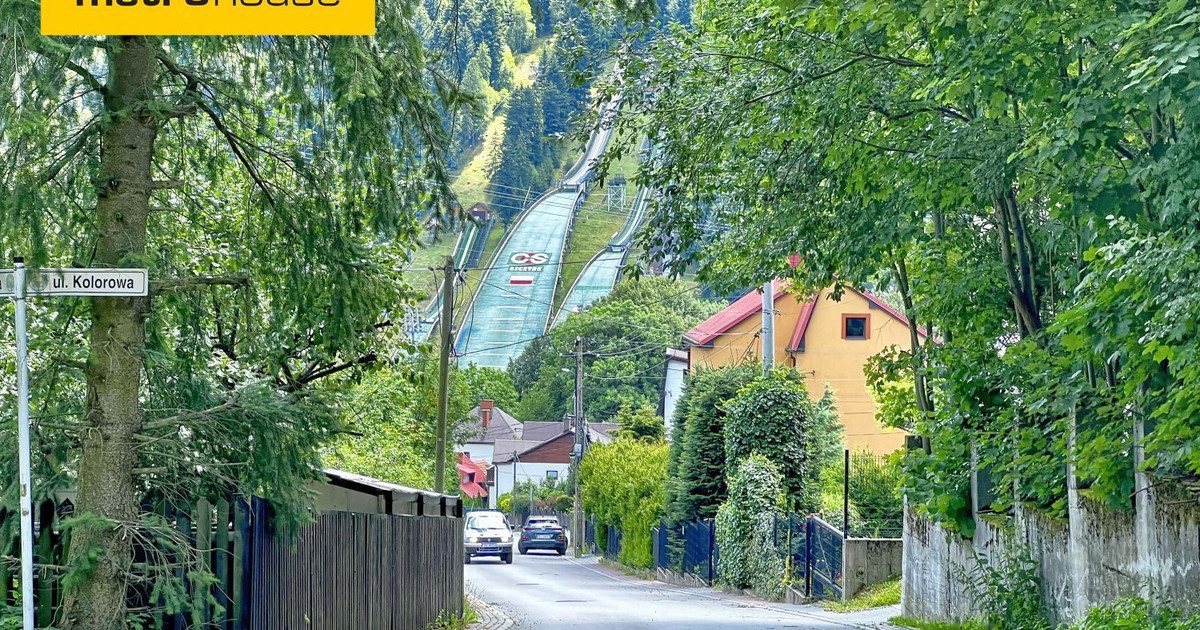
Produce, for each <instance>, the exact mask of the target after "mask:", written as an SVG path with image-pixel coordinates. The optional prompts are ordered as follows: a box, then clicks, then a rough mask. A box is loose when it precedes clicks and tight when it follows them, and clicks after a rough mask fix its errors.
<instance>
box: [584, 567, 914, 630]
mask: <svg viewBox="0 0 1200 630" xmlns="http://www.w3.org/2000/svg"><path fill="white" fill-rule="evenodd" d="M570 561H571V562H575V563H576V564H579V565H580V566H583V567H586V568H588V569H591V570H592V571H595V572H597V573H602V574H604V575H607V576H608V577H610V578H612V579H614V580H619V581H623V582H630V583H636V584H641V585H643V586H645V587H648V588H657V589H662V590H668V591H676V592H681V593H692V594H694V595H697V596H700V597H708V598H712V599H719V600H725V601H729V602H735V603H736V604H738V605H740V606H753V607H755V608H762V609H766V610H777V611H781V612H786V613H789V614H793V615H797V616H799V617H804V618H808V619H813V620H820V621H824V622H828V623H833V624H837V625H840V626H844V627H848V628H860V629H862V630H899V629H898V628H897V627H896V626H894V625H892V624H890V623H888V620H889V619H891V618H892V617H895V616H896V615H899V614H900V607H899V606H885V607H883V608H873V609H871V610H864V611H861V612H853V613H837V612H829V611H827V610H825V609H824V608H822V607H821V606H818V605H813V604H784V603H781V602H768V601H764V600H761V599H755V598H753V597H750V596H748V595H733V594H730V593H726V592H724V591H722V590H720V589H715V588H708V587H702V588H695V587H687V586H675V585H673V584H667V583H666V582H659V581H657V580H643V579H640V578H636V577H633V576H631V575H628V574H626V573H623V572H621V571H619V570H617V569H614V568H611V567H608V566H605V565H602V564H600V560H599V558H598V557H596V556H585V557H583V558H578V559H577V558H574V557H571V558H570Z"/></svg>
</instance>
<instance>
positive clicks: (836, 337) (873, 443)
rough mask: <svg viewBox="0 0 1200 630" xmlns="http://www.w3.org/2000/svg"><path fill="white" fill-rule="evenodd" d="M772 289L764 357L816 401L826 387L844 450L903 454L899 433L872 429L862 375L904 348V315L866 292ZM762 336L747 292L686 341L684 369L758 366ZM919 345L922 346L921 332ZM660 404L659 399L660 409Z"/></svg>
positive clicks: (753, 295) (779, 285)
mask: <svg viewBox="0 0 1200 630" xmlns="http://www.w3.org/2000/svg"><path fill="white" fill-rule="evenodd" d="M772 286H773V288H774V289H775V319H774V328H775V347H774V348H771V349H770V351H771V352H772V353H773V356H774V359H775V364H776V365H779V366H786V367H793V368H795V369H796V370H798V371H800V372H801V373H802V374H803V375H804V377H805V381H806V383H807V385H808V391H809V395H810V396H812V397H813V398H814V399H816V398H819V397H820V396H821V395H822V393H823V391H824V388H825V386H826V385H828V386H829V387H830V388H831V389H832V390H833V391H834V395H835V397H836V399H837V409H838V413H839V414H840V415H841V418H842V423H843V425H844V426H845V441H846V444H847V446H848V447H849V448H851V449H857V448H867V449H870V450H872V451H874V452H876V453H888V452H891V451H894V450H896V449H897V448H900V447H901V446H903V444H904V436H905V433H904V432H903V431H898V430H895V429H887V428H884V427H882V426H880V425H879V423H878V422H876V420H875V415H876V413H877V410H878V409H877V406H876V404H875V400H874V399H873V398H871V394H870V392H869V391H868V389H867V381H866V377H865V376H864V375H863V367H864V366H865V365H866V363H867V361H868V360H869V359H870V358H871V357H873V356H875V355H876V354H879V353H880V352H882V351H883V350H884V349H886V348H888V347H889V346H898V347H900V348H903V349H908V348H910V346H911V343H912V342H911V336H910V333H909V327H908V320H907V319H906V318H905V317H904V315H902V314H901V313H899V312H898V311H896V309H894V308H892V307H891V306H888V305H887V304H886V303H885V302H883V300H881V299H879V298H878V297H876V296H874V295H871V294H870V293H867V292H865V291H858V290H855V289H851V288H846V289H845V290H844V291H843V293H842V295H841V299H835V298H834V296H833V290H832V289H831V288H829V289H825V290H823V291H821V293H820V294H819V295H816V296H805V295H799V294H795V293H791V292H789V291H788V290H787V286H786V284H785V283H783V282H781V281H778V280H777V281H775V283H773V285H772ZM761 333H762V293H761V292H759V291H751V292H750V293H749V294H747V295H745V296H743V297H742V298H741V299H739V300H737V301H735V302H733V303H732V304H730V305H729V306H728V307H726V308H725V309H723V310H722V311H721V312H719V313H717V314H716V315H713V316H712V317H710V318H709V319H707V320H705V321H704V322H701V323H700V324H699V325H697V326H696V327H695V328H693V329H692V330H690V331H688V332H687V334H685V335H684V342H685V343H686V344H687V345H688V347H687V366H688V369H689V370H695V369H697V368H701V367H706V368H719V367H725V366H730V365H738V364H740V363H743V362H747V361H749V362H755V363H760V362H761V361H762V357H763V352H764V349H763V347H762V334H761ZM918 337H919V338H920V339H921V341H922V343H924V341H925V339H926V333H925V331H924V330H920V331H919V333H918ZM668 369H670V364H669V363H668ZM666 396H667V393H666V392H664V406H665V404H666V403H665V399H666Z"/></svg>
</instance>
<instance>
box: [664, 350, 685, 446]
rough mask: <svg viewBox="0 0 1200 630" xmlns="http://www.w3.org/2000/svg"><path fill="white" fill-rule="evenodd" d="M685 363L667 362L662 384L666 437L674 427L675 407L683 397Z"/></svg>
mask: <svg viewBox="0 0 1200 630" xmlns="http://www.w3.org/2000/svg"><path fill="white" fill-rule="evenodd" d="M687 367H688V366H687V363H685V362H683V361H677V360H670V359H668V360H667V370H666V379H665V380H664V382H663V410H662V412H663V422H665V423H666V425H667V435H670V434H671V427H673V426H674V425H675V406H676V405H678V404H679V397H680V396H682V395H683V376H684V374H685V373H686V372H687Z"/></svg>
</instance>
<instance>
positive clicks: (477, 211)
mask: <svg viewBox="0 0 1200 630" xmlns="http://www.w3.org/2000/svg"><path fill="white" fill-rule="evenodd" d="M471 216H472V217H474V218H475V219H477V220H479V221H487V220H488V219H490V218H491V217H492V209H491V208H489V207H487V204H485V203H483V202H482V201H477V202H475V205H473V206H471Z"/></svg>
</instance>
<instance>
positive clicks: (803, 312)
mask: <svg viewBox="0 0 1200 630" xmlns="http://www.w3.org/2000/svg"><path fill="white" fill-rule="evenodd" d="M774 286H775V287H776V288H775V299H777V300H778V299H779V298H780V297H781V296H782V295H783V294H784V293H787V290H786V284H785V283H784V282H782V281H780V280H776V281H775V284H774ZM850 290H851V291H853V292H855V293H857V294H858V295H861V296H862V297H863V298H864V299H866V300H867V301H868V302H870V303H871V306H872V307H873V308H878V309H879V310H881V311H883V312H885V313H887V314H888V315H891V316H892V317H894V318H896V320H898V321H899V322H900V323H902V324H904V325H905V326H908V318H907V317H905V316H904V315H903V314H902V313H900V311H897V310H896V309H894V308H892V307H890V306H888V305H887V303H885V302H884V301H883V300H881V299H879V298H878V297H876V296H874V295H871V294H870V293H867V292H866V291H859V290H857V289H854V288H851V289H850ZM817 299H818V298H817V297H814V298H812V299H810V300H808V301H806V302H805V303H804V308H802V309H800V316H799V317H797V318H796V327H795V328H794V329H793V330H792V338H791V341H790V342H788V346H787V349H788V351H791V352H795V351H796V350H797V349H798V348H799V347H800V342H801V341H803V340H804V333H805V332H807V331H808V325H809V323H810V322H811V321H812V316H813V311H815V310H816V308H817ZM761 312H762V292H761V291H751V292H750V293H747V294H746V295H743V296H742V297H741V298H740V299H738V300H737V301H736V302H734V303H733V304H730V305H729V306H727V307H725V308H724V309H722V310H721V312H719V313H717V314H716V315H713V316H712V317H710V318H708V319H706V320H704V321H703V322H701V323H700V324H699V325H697V326H696V327H695V328H693V329H691V330H689V331H688V332H687V334H686V335H685V337H686V338H687V340H688V341H691V342H692V343H693V344H695V345H698V346H707V345H709V344H711V343H712V342H713V340H714V339H716V338H717V337H719V336H721V335H723V334H725V333H726V332H728V331H729V329H731V328H733V327H734V326H737V325H738V324H740V323H742V322H744V321H746V318H748V317H751V316H754V315H757V314H759V313H761ZM917 332H918V333H920V335H921V336H922V337H928V336H929V334H928V333H927V332H926V331H925V329H924V328H921V327H917Z"/></svg>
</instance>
